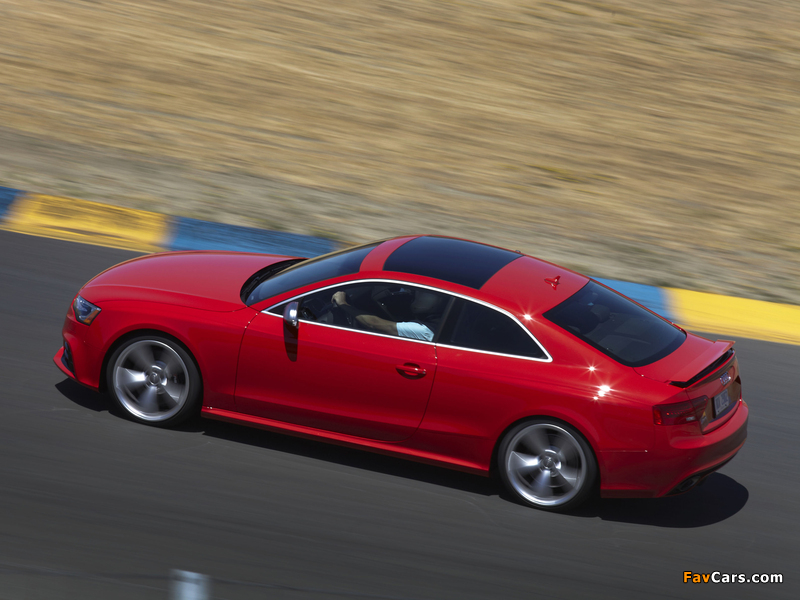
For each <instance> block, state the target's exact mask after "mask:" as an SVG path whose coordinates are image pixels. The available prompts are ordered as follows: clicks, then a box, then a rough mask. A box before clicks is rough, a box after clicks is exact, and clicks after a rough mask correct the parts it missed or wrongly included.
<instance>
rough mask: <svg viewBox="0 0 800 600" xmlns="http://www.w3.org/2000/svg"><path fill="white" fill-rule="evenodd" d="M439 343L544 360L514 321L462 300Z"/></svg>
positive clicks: (526, 334) (495, 311) (536, 347)
mask: <svg viewBox="0 0 800 600" xmlns="http://www.w3.org/2000/svg"><path fill="white" fill-rule="evenodd" d="M438 342H439V343H440V344H444V345H447V346H458V347H461V348H470V349H472V350H482V351H485V352H496V353H498V354H510V355H513V356H524V357H528V358H547V355H546V354H545V352H544V350H542V348H541V346H539V344H537V343H536V341H535V340H534V339H533V338H532V337H531V336H530V335H529V334H528V332H527V331H526V330H524V329H523V328H522V326H521V325H520V324H519V323H518V322H517V321H515V320H514V319H512V318H511V317H509V316H508V315H505V314H503V313H501V312H500V311H498V310H495V309H493V308H489V307H488V306H485V305H483V304H478V303H477V302H471V301H469V300H463V299H461V298H459V299H456V301H455V304H454V305H453V308H452V309H451V311H450V315H449V316H448V318H447V323H445V326H444V329H443V330H442V335H441V337H440V338H439V340H438Z"/></svg>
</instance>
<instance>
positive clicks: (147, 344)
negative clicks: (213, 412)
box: [107, 335, 201, 426]
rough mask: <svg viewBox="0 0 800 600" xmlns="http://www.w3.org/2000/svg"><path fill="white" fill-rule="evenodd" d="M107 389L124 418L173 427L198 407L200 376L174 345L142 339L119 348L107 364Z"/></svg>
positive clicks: (161, 339)
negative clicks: (122, 412)
mask: <svg viewBox="0 0 800 600" xmlns="http://www.w3.org/2000/svg"><path fill="white" fill-rule="evenodd" d="M107 378H108V390H109V392H110V393H111V396H112V398H113V399H114V400H115V401H116V403H117V404H118V405H119V407H120V408H122V410H123V411H124V412H125V414H126V416H128V417H129V418H130V419H132V420H134V421H139V422H140V423H147V424H149V425H157V426H169V425H175V424H177V423H180V422H181V421H184V420H185V419H187V418H189V417H190V416H192V415H193V414H194V413H195V412H196V410H197V408H198V405H199V402H200V398H201V393H200V388H201V381H200V374H199V372H198V370H197V367H196V366H195V364H194V361H193V360H192V357H191V356H189V354H188V353H187V352H186V351H185V350H184V349H183V348H182V347H181V346H180V345H178V344H177V343H176V342H174V341H173V340H171V339H168V338H166V337H161V336H155V335H151V336H142V337H137V338H134V339H132V340H129V341H127V342H126V343H124V344H123V345H121V346H120V347H119V348H117V350H116V351H115V352H114V354H113V355H112V357H111V359H110V360H109V361H108V372H107Z"/></svg>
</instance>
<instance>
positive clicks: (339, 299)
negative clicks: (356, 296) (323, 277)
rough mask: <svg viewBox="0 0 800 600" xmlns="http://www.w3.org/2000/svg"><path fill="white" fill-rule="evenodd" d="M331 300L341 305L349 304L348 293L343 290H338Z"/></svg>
mask: <svg viewBox="0 0 800 600" xmlns="http://www.w3.org/2000/svg"><path fill="white" fill-rule="evenodd" d="M331 302H333V303H334V304H336V305H339V306H341V305H345V304H347V295H346V294H345V293H344V292H342V291H338V292H336V293H335V294H334V295H333V298H331Z"/></svg>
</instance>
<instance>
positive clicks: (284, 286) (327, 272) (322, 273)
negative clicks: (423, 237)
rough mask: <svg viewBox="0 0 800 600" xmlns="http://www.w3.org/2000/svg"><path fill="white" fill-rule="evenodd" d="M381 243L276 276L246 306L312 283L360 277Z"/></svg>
mask: <svg viewBox="0 0 800 600" xmlns="http://www.w3.org/2000/svg"><path fill="white" fill-rule="evenodd" d="M380 243H381V242H375V243H372V244H365V245H363V246H357V247H355V248H348V249H346V250H340V251H339V252H333V253H331V254H325V255H324V256H320V257H318V258H314V259H312V260H304V261H303V262H301V263H299V264H297V265H294V266H293V267H289V268H288V269H286V270H284V271H281V272H280V273H278V274H277V275H275V276H273V277H270V278H269V279H267V280H266V281H263V282H261V283H260V284H258V286H256V288H255V289H254V290H253V291H252V292H250V295H249V296H248V297H247V301H246V302H245V304H247V305H248V306H250V305H252V304H256V303H258V302H261V301H262V300H266V299H267V298H272V297H273V296H277V295H278V294H282V293H283V292H288V291H289V290H294V289H297V288H300V287H303V286H305V285H308V284H310V283H316V282H318V281H324V280H326V279H330V278H332V277H339V276H341V275H350V274H351V273H357V272H358V270H359V269H360V268H361V262H362V261H363V260H364V257H365V256H366V255H367V254H369V253H370V252H371V251H372V249H373V248H374V247H375V246H377V245H378V244H380Z"/></svg>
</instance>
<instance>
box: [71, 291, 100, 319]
mask: <svg viewBox="0 0 800 600" xmlns="http://www.w3.org/2000/svg"><path fill="white" fill-rule="evenodd" d="M72 312H74V313H75V318H76V319H78V321H80V322H81V323H83V324H84V325H91V324H92V321H94V318H95V317H96V316H97V315H99V314H100V307H99V306H95V305H94V304H92V303H91V302H89V301H88V300H85V299H84V298H81V297H80V296H75V301H74V302H73V303H72Z"/></svg>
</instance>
